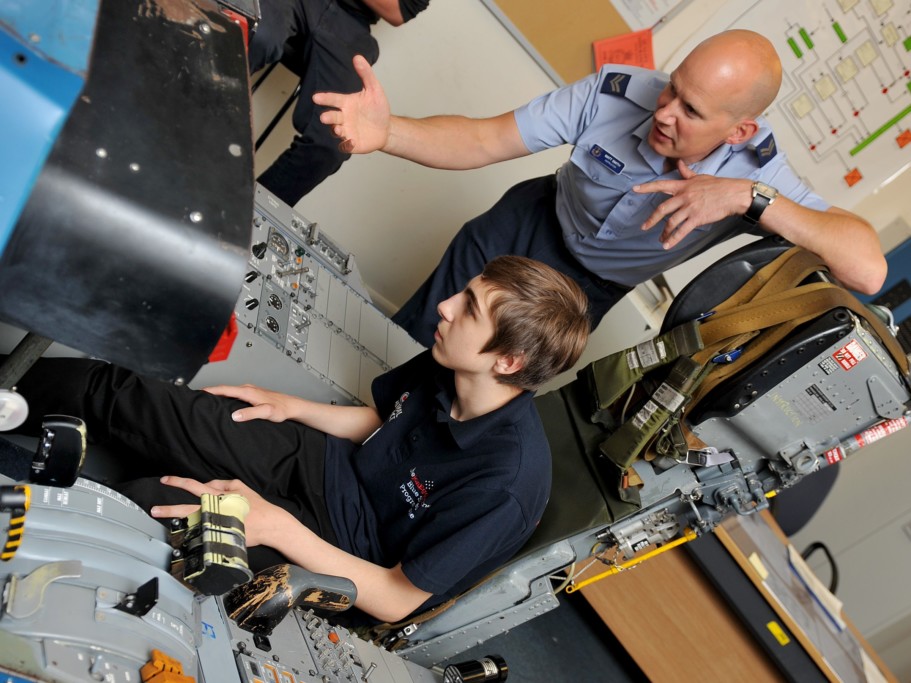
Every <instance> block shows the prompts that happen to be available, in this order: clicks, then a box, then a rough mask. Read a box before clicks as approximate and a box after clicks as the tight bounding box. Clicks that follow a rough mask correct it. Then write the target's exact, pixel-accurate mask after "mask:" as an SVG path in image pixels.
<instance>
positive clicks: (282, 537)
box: [151, 477, 431, 622]
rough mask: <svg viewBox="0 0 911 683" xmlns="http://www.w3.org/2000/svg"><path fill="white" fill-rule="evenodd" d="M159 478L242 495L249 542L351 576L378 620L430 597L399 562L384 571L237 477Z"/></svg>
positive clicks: (393, 617) (180, 511)
mask: <svg viewBox="0 0 911 683" xmlns="http://www.w3.org/2000/svg"><path fill="white" fill-rule="evenodd" d="M161 481H162V483H164V484H167V485H169V486H176V487H177V488H181V489H184V490H185V491H189V492H190V493H192V494H193V495H195V496H199V495H202V494H203V493H213V494H216V495H220V494H223V493H237V494H240V495H242V496H244V498H246V499H247V502H249V504H250V512H249V514H248V515H247V518H246V520H245V522H244V527H245V530H246V536H247V545H248V546H255V545H266V546H269V547H270V548H274V549H275V550H277V551H279V552H280V553H282V554H283V555H284V556H285V557H286V558H288V560H289V561H291V562H292V563H294V564H296V565H299V566H301V567H303V568H304V569H307V570H309V571H312V572H315V573H318V574H330V575H334V576H344V577H346V578H348V579H351V580H352V581H353V582H354V584H355V586H357V599H356V600H355V602H354V604H355V606H357V607H358V608H359V609H361V610H363V611H364V612H366V613H367V614H369V615H371V616H372V617H375V618H377V619H379V620H381V621H387V622H396V621H400V620H401V619H404V618H405V617H406V616H408V615H409V614H411V613H412V612H413V611H414V610H416V609H417V608H418V607H419V606H420V605H421V604H422V603H424V602H425V601H426V600H427V599H428V598H429V597H430V596H431V594H430V593H428V592H426V591H423V590H421V589H420V588H418V587H417V586H415V585H414V584H413V583H411V581H409V580H408V578H407V577H406V576H405V575H404V574H403V573H402V568H401V565H396V566H395V567H392V568H388V569H387V568H386V567H381V566H379V565H376V564H373V563H372V562H368V561H367V560H362V559H361V558H359V557H355V556H354V555H351V554H349V553H346V552H345V551H343V550H340V549H339V548H336V547H335V546H333V545H331V544H330V543H327V542H326V541H324V540H323V539H321V538H320V537H319V536H317V535H316V534H315V533H314V532H313V531H311V530H310V529H308V528H307V527H305V526H304V525H303V524H301V523H300V522H299V521H298V520H297V519H295V518H294V517H293V516H292V515H291V513H289V512H288V511H287V510H284V509H282V508H280V507H278V506H276V505H273V504H272V503H269V502H268V501H266V500H265V499H263V498H262V497H261V496H260V495H258V494H257V493H256V492H254V491H253V490H252V489H251V488H250V487H249V486H246V485H245V484H243V483H242V482H240V481H238V480H215V481H210V482H208V483H206V484H203V483H200V482H198V481H195V480H193V479H186V478H184V477H163V478H162V480H161ZM197 507H198V506H196V505H162V506H156V507H154V508H152V511H151V513H152V516H153V517H157V518H169V517H183V516H186V515H188V514H190V513H191V512H193V510H195V509H196V508H197Z"/></svg>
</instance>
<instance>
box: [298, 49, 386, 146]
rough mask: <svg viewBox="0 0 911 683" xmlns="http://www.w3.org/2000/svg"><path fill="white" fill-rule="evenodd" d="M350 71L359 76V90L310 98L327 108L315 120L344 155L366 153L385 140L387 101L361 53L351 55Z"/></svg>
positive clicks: (317, 95)
mask: <svg viewBox="0 0 911 683" xmlns="http://www.w3.org/2000/svg"><path fill="white" fill-rule="evenodd" d="M353 63H354V70H355V71H357V73H358V75H359V76H360V77H361V82H363V84H364V88H363V90H361V91H360V92H356V93H351V94H350V95H344V94H342V93H331V92H318V93H314V95H313V101H314V102H315V103H316V104H318V105H321V106H323V107H330V109H329V110H328V111H324V112H323V113H322V114H320V117H319V120H320V121H321V122H323V123H324V124H326V125H327V126H329V127H330V128H331V129H332V134H333V135H334V136H335V137H337V138H340V139H341V142H340V143H339V145H338V148H339V149H340V150H341V151H343V152H346V153H348V154H367V153H368V152H375V151H376V150H379V149H383V147H385V146H386V142H387V141H388V139H389V102H388V101H387V100H386V93H385V92H383V87H382V86H381V85H380V82H379V80H378V79H377V77H376V74H374V73H373V69H372V68H371V67H370V64H369V63H368V62H367V60H366V59H364V58H363V57H362V56H360V55H357V56H355V58H354V62H353Z"/></svg>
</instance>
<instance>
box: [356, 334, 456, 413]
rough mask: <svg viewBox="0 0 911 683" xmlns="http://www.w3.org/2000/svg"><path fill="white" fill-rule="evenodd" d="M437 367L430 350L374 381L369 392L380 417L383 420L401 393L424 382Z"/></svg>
mask: <svg viewBox="0 0 911 683" xmlns="http://www.w3.org/2000/svg"><path fill="white" fill-rule="evenodd" d="M438 367H439V366H438V365H437V363H436V361H434V360H433V356H432V355H431V352H430V350H427V351H423V352H421V353H419V354H418V355H416V356H415V357H414V358H411V359H410V360H407V361H405V362H404V363H402V364H401V365H399V366H398V367H395V368H392V370H390V371H389V372H384V373H383V374H382V375H380V376H379V377H377V378H376V379H374V380H373V384H371V385H370V390H371V393H372V394H373V402H374V403H375V404H376V410H377V412H378V413H379V414H380V417H381V418H383V419H385V418H386V416H387V415H389V413H390V412H391V411H392V408H393V406H394V405H395V402H396V400H398V398H399V397H400V396H401V395H402V392H403V391H407V388H408V387H409V386H411V385H412V384H414V383H416V382H417V381H424V380H425V379H426V377H427V376H429V375H432V374H433V373H435V372H436V369H437V368H438Z"/></svg>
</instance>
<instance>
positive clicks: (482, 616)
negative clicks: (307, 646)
mask: <svg viewBox="0 0 911 683" xmlns="http://www.w3.org/2000/svg"><path fill="white" fill-rule="evenodd" d="M791 248H792V245H790V244H788V243H787V242H786V241H784V240H782V239H781V238H777V237H769V238H765V239H762V240H759V241H758V242H755V243H753V244H750V245H747V246H746V247H744V248H742V249H740V250H738V251H735V252H733V253H732V254H730V255H728V256H727V257H725V258H723V259H721V260H720V261H718V262H717V263H716V264H714V265H713V266H711V267H710V268H708V269H707V270H706V271H705V272H704V273H702V274H701V275H700V276H698V277H697V278H696V279H695V280H694V281H693V282H692V283H690V285H688V286H687V287H686V288H685V289H684V290H683V291H682V292H681V293H680V294H679V295H678V296H677V298H676V299H675V301H674V302H673V304H672V306H671V308H670V309H669V311H668V314H667V315H666V317H665V322H664V325H663V326H662V331H661V333H662V335H665V334H666V333H669V332H670V331H671V330H672V329H674V328H676V327H678V326H680V325H682V324H683V323H685V322H686V321H691V320H696V319H700V318H703V317H705V316H706V314H708V313H709V312H711V311H713V310H714V309H715V307H716V306H718V305H719V304H721V302H724V301H726V300H727V299H728V298H729V297H730V296H731V295H733V294H734V293H735V292H737V291H738V290H739V289H740V288H741V287H742V286H743V285H744V284H745V283H747V282H748V281H751V278H753V276H754V275H756V273H757V272H759V271H760V270H761V269H763V267H764V266H766V265H768V264H770V263H771V262H773V261H774V260H775V259H776V258H777V257H779V256H782V255H783V254H785V252H787V251H788V250H789V249H791ZM764 272H765V271H764ZM760 279H761V277H760ZM827 280H828V276H827V274H826V273H825V272H824V267H823V268H822V269H821V270H820V271H819V272H812V273H811V274H809V275H808V276H807V277H806V278H803V279H802V281H801V284H803V283H805V282H811V283H815V282H825V281H827ZM824 286H825V285H824ZM839 289H840V287H839ZM842 291H843V290H842ZM858 307H859V308H861V307H862V306H861V305H860V304H859V303H858ZM862 317H863V316H858V315H856V314H854V313H852V312H850V311H848V310H846V309H843V308H840V307H835V308H832V309H830V310H828V311H827V312H825V313H823V314H821V315H820V316H819V317H818V319H811V320H810V321H809V322H807V323H805V324H803V325H802V326H800V327H798V328H797V329H795V330H794V331H792V332H791V333H790V334H788V335H787V336H786V337H785V338H784V339H783V340H780V341H778V342H777V343H776V344H775V346H774V348H773V349H771V350H769V351H768V352H766V353H764V354H763V355H762V356H761V357H760V358H758V359H755V360H753V361H752V362H751V364H749V365H746V366H745V367H743V368H742V369H740V370H739V371H738V372H737V373H736V374H733V375H731V376H729V377H728V378H727V379H726V380H724V381H722V382H720V383H718V384H717V386H715V387H714V388H713V389H711V391H709V392H708V393H707V394H706V395H705V396H703V397H702V398H701V402H700V404H699V408H698V409H699V411H700V412H699V413H698V415H696V416H695V417H694V416H693V414H692V413H691V414H690V416H689V417H688V418H687V421H688V422H692V424H691V426H693V425H695V424H697V423H701V424H704V425H706V429H705V431H704V432H703V434H702V435H701V436H700V438H702V439H703V440H704V441H705V444H707V445H708V448H707V449H705V452H707V453H708V456H706V455H705V454H704V452H703V451H702V450H700V449H698V448H697V449H694V451H692V452H694V453H695V454H696V455H698V456H699V457H702V458H703V460H698V461H693V462H687V461H685V460H682V461H671V460H668V459H667V457H663V460H662V457H661V456H659V457H658V458H657V459H653V460H652V462H650V463H644V462H643V461H641V460H640V461H638V463H637V466H636V467H634V468H633V470H635V471H634V472H633V474H634V476H636V477H638V478H639V479H640V482H639V485H638V486H636V485H630V482H629V479H628V477H629V474H630V471H624V468H621V467H618V466H617V465H616V464H615V463H614V462H611V460H610V459H609V458H608V457H606V456H605V453H603V452H602V451H603V446H602V444H603V443H604V442H605V437H606V436H609V435H610V433H611V431H612V430H614V429H616V428H617V425H616V424H613V425H612V426H606V425H605V422H607V423H610V418H609V417H608V418H607V420H602V421H601V422H598V421H595V420H593V412H594V411H593V397H592V380H591V375H590V373H588V374H587V371H588V370H589V368H591V367H592V366H589V368H586V369H585V370H583V371H580V373H579V375H578V378H577V379H576V380H575V381H573V382H571V383H570V384H567V385H565V386H563V387H562V388H560V389H558V390H556V391H553V392H549V393H547V394H544V395H541V396H539V397H537V398H536V399H535V401H536V405H537V407H538V410H539V412H540V413H541V417H542V421H543V423H544V427H545V431H546V433H547V437H548V441H549V443H550V446H551V451H552V454H553V486H552V491H551V497H550V502H549V504H548V506H547V509H546V510H545V513H544V516H543V518H542V520H541V522H540V524H539V526H538V528H537V530H536V531H535V533H534V534H533V535H532V537H531V539H530V540H529V541H528V543H527V544H526V545H525V547H524V548H523V549H522V551H520V553H519V554H518V555H517V556H516V557H515V558H514V559H513V560H511V561H510V563H509V564H507V565H506V566H505V567H503V568H502V569H501V570H500V571H498V572H496V573H494V574H493V575H491V576H489V577H488V578H487V579H486V580H484V581H483V582H481V583H480V584H479V585H477V586H475V587H474V588H473V589H471V590H469V591H467V592H466V593H464V594H463V595H461V596H460V597H459V598H458V599H457V600H455V601H453V602H451V603H449V604H447V605H444V606H441V607H439V608H437V609H436V610H433V611H431V612H429V613H427V614H424V615H421V616H419V617H418V618H416V619H412V620H411V621H410V622H409V623H405V624H397V625H394V626H391V627H388V628H381V629H379V630H378V631H375V635H376V636H377V637H378V638H379V639H380V640H382V641H383V642H384V643H385V644H386V646H387V647H390V648H391V649H395V650H396V651H398V652H400V653H401V654H403V655H404V656H407V657H408V658H409V659H411V660H412V661H415V662H418V663H421V664H424V665H432V664H436V663H439V662H441V661H445V660H446V659H448V658H450V657H452V656H454V655H456V654H458V653H459V652H461V651H462V650H464V649H467V648H469V647H472V646H474V645H476V644H478V643H480V642H483V641H484V640H487V639H488V638H491V637H493V636H495V635H498V634H500V633H503V632H505V631H508V630H510V629H511V628H514V627H515V626H517V625H519V624H521V623H523V622H524V621H527V620H529V619H531V618H533V617H535V616H537V615H539V614H541V613H543V612H546V611H548V610H550V609H553V608H555V607H557V606H558V601H557V598H556V594H557V593H559V592H560V591H561V590H563V589H564V588H567V587H568V588H569V589H570V590H571V589H572V584H571V583H570V581H571V578H572V575H573V573H574V571H575V568H576V567H575V565H576V563H581V562H588V561H591V558H592V557H600V556H601V555H602V554H603V553H605V552H606V551H608V550H614V549H616V550H615V552H617V553H618V554H619V555H620V556H622V557H620V559H623V558H629V557H632V556H633V555H634V554H635V553H637V552H638V551H639V550H641V549H643V548H645V547H648V546H650V545H656V544H657V545H668V544H669V542H670V541H672V539H674V542H678V541H676V539H679V538H681V537H687V538H691V537H695V535H697V534H701V533H705V532H707V531H710V530H711V529H712V528H713V527H714V526H715V525H716V524H717V523H718V522H719V521H720V520H721V519H722V517H723V513H721V512H719V509H724V510H725V511H726V512H725V513H724V514H726V513H727V512H731V511H735V510H736V511H737V512H739V513H741V514H749V513H751V512H754V511H756V510H758V509H761V508H762V507H765V505H766V497H765V494H767V493H768V492H770V491H771V490H778V489H780V488H783V487H788V486H790V485H792V484H794V483H796V482H797V481H799V480H800V479H801V478H802V477H803V476H804V475H805V474H808V473H810V472H812V471H814V470H816V469H818V468H819V467H820V463H822V464H823V465H824V464H825V461H826V459H825V457H824V456H823V455H822V453H823V451H824V450H825V449H828V448H831V447H837V446H838V442H839V441H840V440H841V439H845V438H847V437H848V436H850V435H852V434H854V433H855V432H857V431H859V429H858V428H861V429H862V428H866V427H868V426H869V425H872V424H878V423H881V422H882V421H883V420H890V419H892V420H894V419H895V418H901V417H902V416H903V415H907V411H908V407H909V406H911V393H909V387H911V383H909V377H908V366H907V355H906V352H901V351H896V343H895V340H894V336H893V337H892V338H891V339H889V340H888V341H889V348H888V350H884V349H882V348H881V346H879V344H878V343H877V339H876V335H877V334H879V336H883V335H886V336H888V335H890V334H891V332H889V331H888V330H886V328H885V327H883V326H882V325H878V326H877V327H876V331H875V332H872V331H870V330H867V331H865V332H861V335H862V337H863V343H864V344H869V345H870V346H871V347H876V348H873V349H871V355H874V356H876V357H877V359H878V362H877V363H876V364H869V365H868V367H867V368H866V369H864V370H863V372H864V373H866V375H867V376H874V375H875V376H876V377H875V383H876V384H878V385H880V386H884V387H887V389H886V390H885V391H883V392H882V393H881V394H877V396H878V397H879V398H877V396H874V397H872V399H870V400H869V401H867V402H869V403H870V404H871V405H870V406H867V405H866V404H865V406H864V408H863V410H858V411H857V412H855V413H851V421H850V424H847V423H845V424H840V425H839V427H840V429H841V431H840V432H839V433H838V434H832V433H828V432H826V433H824V434H823V435H822V436H821V437H820V438H819V439H816V440H815V441H814V440H813V439H811V438H810V435H808V436H807V438H806V439H805V441H806V443H803V442H801V444H800V445H801V446H802V447H803V448H802V450H800V449H798V451H797V452H791V451H794V450H795V447H794V444H793V443H791V442H793V441H794V440H793V438H791V436H790V435H788V436H783V437H782V438H786V439H789V440H790V441H789V442H788V443H787V444H785V443H781V444H777V445H776V446H774V447H769V446H768V445H767V444H766V445H764V444H760V443H753V442H752V441H751V438H752V437H750V438H740V436H739V435H738V434H733V435H729V434H728V433H727V432H726V431H725V429H726V428H724V427H718V426H717V425H716V424H715V423H716V422H721V423H722V424H726V423H727V422H728V421H734V422H736V420H737V419H738V417H739V416H741V415H742V414H743V412H744V411H745V410H752V409H758V410H760V411H761V410H763V407H762V406H761V405H759V404H760V401H759V399H761V398H762V396H761V395H760V392H754V390H753V389H752V387H753V386H754V385H755V386H756V387H758V388H760V389H761V390H762V391H766V390H768V389H769V388H770V387H771V386H774V384H773V383H774V382H778V381H781V380H782V379H789V377H788V375H793V374H795V373H796V372H797V371H798V370H799V369H800V368H802V367H803V366H805V365H808V364H809V363H810V361H811V360H813V359H817V358H818V357H819V356H818V352H819V351H820V350H821V351H822V352H823V355H826V353H828V352H827V350H828V349H831V348H832V347H833V345H834V346H835V347H838V345H839V344H841V343H842V342H845V341H847V337H848V335H849V334H851V335H855V332H854V331H855V330H856V329H857V328H859V327H860V328H863V329H867V328H868V327H869V325H868V324H867V323H866V322H863V323H861V322H859V320H860V318H862ZM879 341H882V340H879ZM899 353H901V354H902V355H904V362H903V363H902V362H900V360H901V359H898V358H896V356H897V355H898V354H899ZM736 355H737V354H733V356H734V358H736ZM826 357H828V356H826ZM599 362H601V361H596V363H595V364H593V365H596V364H597V363H599ZM666 368H667V366H666V367H665V368H660V369H658V370H655V371H653V372H652V373H649V375H647V379H648V382H644V383H646V384H649V385H651V387H654V386H655V385H658V384H660V383H662V382H663V381H664V378H665V377H666V376H667V375H668V374H669V371H668V370H667V369H666ZM744 376H746V377H747V378H748V379H747V380H746V385H749V386H750V389H745V384H744V380H743V379H742V378H743V377H744ZM858 376H860V375H858ZM650 390H651V389H650ZM877 391H879V390H877ZM744 393H746V396H743V394H744ZM884 396H888V397H889V398H888V399H884V398H883V397H884ZM734 405H736V406H737V407H736V408H733V407H732V406H734ZM635 410H636V409H633V410H631V411H630V414H632V413H633V412H635ZM735 413H736V414H737V415H734V414H735ZM732 415H733V416H734V417H733V419H732ZM829 428H830V425H826V429H829ZM829 431H831V429H830V430H829ZM783 432H787V430H783ZM712 440H714V441H717V442H716V443H712ZM729 441H730V444H733V446H734V447H733V448H731V449H729V450H730V451H731V452H729V453H727V454H725V452H724V451H725V450H726V449H728V446H729V445H730V444H729ZM764 449H765V452H763V450H764ZM640 463H641V464H642V465H644V466H642V467H640V466H639V464H640ZM602 559H603V558H602ZM610 559H611V560H615V559H616V558H610Z"/></svg>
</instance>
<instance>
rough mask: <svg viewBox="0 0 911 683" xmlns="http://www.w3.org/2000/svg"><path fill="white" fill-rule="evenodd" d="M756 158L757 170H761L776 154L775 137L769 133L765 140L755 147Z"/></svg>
mask: <svg viewBox="0 0 911 683" xmlns="http://www.w3.org/2000/svg"><path fill="white" fill-rule="evenodd" d="M755 151H756V158H757V159H758V160H759V168H762V167H763V166H765V165H766V164H767V163H769V162H770V161H771V160H772V159H774V158H775V155H777V154H778V145H776V144H775V136H774V135H772V133H769V134H768V136H767V137H766V139H765V140H763V141H762V142H760V143H759V144H758V145H756V148H755Z"/></svg>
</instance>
